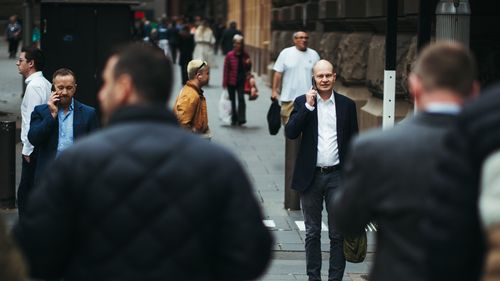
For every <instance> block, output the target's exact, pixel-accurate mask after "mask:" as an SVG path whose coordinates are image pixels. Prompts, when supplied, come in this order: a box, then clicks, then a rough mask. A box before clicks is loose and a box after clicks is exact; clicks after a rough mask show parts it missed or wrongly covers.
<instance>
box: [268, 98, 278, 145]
mask: <svg viewBox="0 0 500 281" xmlns="http://www.w3.org/2000/svg"><path fill="white" fill-rule="evenodd" d="M267 125H268V127H269V133H270V134H271V135H273V136H274V135H276V134H277V133H278V131H279V130H280V127H281V106H280V104H279V102H278V101H277V100H273V102H272V103H271V106H270V107H269V111H267Z"/></svg>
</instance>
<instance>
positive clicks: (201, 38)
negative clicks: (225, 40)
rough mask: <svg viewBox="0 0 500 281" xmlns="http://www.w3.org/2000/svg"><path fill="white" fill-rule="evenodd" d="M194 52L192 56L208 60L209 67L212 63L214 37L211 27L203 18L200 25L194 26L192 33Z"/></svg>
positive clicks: (212, 65)
mask: <svg viewBox="0 0 500 281" xmlns="http://www.w3.org/2000/svg"><path fill="white" fill-rule="evenodd" d="M194 42H195V44H196V45H195V46H194V52H193V58H194V59H196V60H203V61H206V62H208V65H209V66H210V67H215V65H214V59H213V57H214V44H215V37H214V34H213V32H212V29H211V28H210V26H209V25H208V21H206V20H204V21H203V22H202V24H201V25H199V26H198V27H197V28H196V31H195V33H194Z"/></svg>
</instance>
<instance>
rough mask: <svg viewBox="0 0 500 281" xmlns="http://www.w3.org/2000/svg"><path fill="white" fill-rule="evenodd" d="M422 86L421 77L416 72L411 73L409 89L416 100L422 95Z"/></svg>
mask: <svg viewBox="0 0 500 281" xmlns="http://www.w3.org/2000/svg"><path fill="white" fill-rule="evenodd" d="M422 88H423V86H422V80H421V79H420V77H418V76H417V75H415V74H410V77H408V90H409V91H410V94H411V96H412V97H413V98H414V99H415V100H417V99H418V98H419V97H420V95H421V93H422Z"/></svg>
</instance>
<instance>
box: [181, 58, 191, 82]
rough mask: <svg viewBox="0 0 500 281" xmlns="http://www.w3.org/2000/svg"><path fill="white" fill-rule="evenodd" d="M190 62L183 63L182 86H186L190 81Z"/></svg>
mask: <svg viewBox="0 0 500 281" xmlns="http://www.w3.org/2000/svg"><path fill="white" fill-rule="evenodd" d="M188 63H189V61H186V62H185V63H182V64H181V65H180V66H181V75H182V86H184V85H186V82H187V81H188V80H189V79H188V73H187V65H188Z"/></svg>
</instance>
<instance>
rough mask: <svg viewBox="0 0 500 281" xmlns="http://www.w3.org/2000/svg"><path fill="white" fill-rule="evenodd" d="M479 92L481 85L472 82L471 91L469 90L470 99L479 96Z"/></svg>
mask: <svg viewBox="0 0 500 281" xmlns="http://www.w3.org/2000/svg"><path fill="white" fill-rule="evenodd" d="M480 91H481V85H480V84H479V81H477V80H474V81H473V82H472V89H471V98H473V99H475V98H477V97H478V96H479V92H480Z"/></svg>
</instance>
